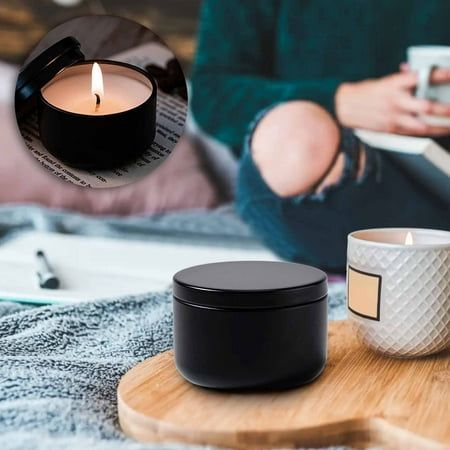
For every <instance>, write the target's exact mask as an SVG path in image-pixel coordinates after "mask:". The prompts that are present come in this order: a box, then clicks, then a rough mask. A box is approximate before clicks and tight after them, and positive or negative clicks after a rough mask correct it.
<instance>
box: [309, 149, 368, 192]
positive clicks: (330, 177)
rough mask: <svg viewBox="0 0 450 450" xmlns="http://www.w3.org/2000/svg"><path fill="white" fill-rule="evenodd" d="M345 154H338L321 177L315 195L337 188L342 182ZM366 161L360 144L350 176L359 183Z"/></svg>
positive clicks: (364, 152) (364, 151) (364, 170)
mask: <svg viewBox="0 0 450 450" xmlns="http://www.w3.org/2000/svg"><path fill="white" fill-rule="evenodd" d="M345 158H346V156H345V154H344V153H343V152H341V153H339V155H338V157H337V158H336V160H335V162H334V164H333V166H332V167H331V168H330V169H329V170H328V172H327V173H326V175H325V176H324V177H323V179H322V181H321V182H320V183H319V184H318V185H317V187H316V189H315V190H314V193H315V194H320V193H322V192H323V191H325V190H326V189H328V188H330V187H332V186H337V185H339V183H340V182H341V181H342V179H343V177H344V172H345ZM366 161H367V154H366V149H365V148H364V145H362V144H361V143H360V148H359V152H358V161H357V164H356V167H355V169H354V170H352V172H353V173H352V174H351V176H353V177H354V179H355V180H356V181H357V182H359V181H361V180H362V179H363V177H364V174H365V172H366Z"/></svg>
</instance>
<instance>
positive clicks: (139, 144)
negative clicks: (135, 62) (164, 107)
mask: <svg viewBox="0 0 450 450" xmlns="http://www.w3.org/2000/svg"><path fill="white" fill-rule="evenodd" d="M38 105H39V129H40V135H41V140H42V142H43V144H44V145H45V147H46V148H47V150H48V151H49V152H50V153H52V154H53V155H54V156H56V157H58V158H59V159H61V160H62V161H63V162H65V163H67V164H69V165H71V166H74V167H79V168H83V169H108V168H113V167H118V166H120V165H123V164H125V163H126V162H128V161H130V160H132V159H135V158H136V157H137V156H139V155H140V154H142V152H143V151H145V150H147V149H148V148H149V147H150V145H151V143H152V142H153V139H154V136H155V127H156V82H155V81H154V80H153V78H152V77H151V76H150V75H149V74H148V73H147V72H145V71H143V70H141V69H139V68H137V67H134V66H131V65H129V64H125V63H119V62H112V61H95V62H93V61H85V62H81V63H77V64H74V65H72V66H69V67H67V68H65V69H64V70H62V71H61V72H60V73H59V74H57V75H56V76H55V77H54V78H53V79H52V80H51V81H50V82H49V83H47V84H46V85H45V86H44V87H43V88H42V89H41V92H40V102H39V103H38Z"/></svg>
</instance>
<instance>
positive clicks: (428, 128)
mask: <svg viewBox="0 0 450 450" xmlns="http://www.w3.org/2000/svg"><path fill="white" fill-rule="evenodd" d="M395 126H396V130H395V132H396V133H400V134H406V135H410V136H445V135H450V127H437V126H433V125H428V124H426V123H425V122H423V121H422V120H421V119H420V118H419V117H414V116H411V115H408V114H400V115H398V116H397V117H396V119H395Z"/></svg>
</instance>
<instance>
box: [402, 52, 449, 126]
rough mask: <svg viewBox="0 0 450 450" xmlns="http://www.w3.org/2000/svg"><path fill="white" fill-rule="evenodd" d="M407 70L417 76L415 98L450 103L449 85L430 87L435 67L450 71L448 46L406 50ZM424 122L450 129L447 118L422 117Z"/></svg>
mask: <svg viewBox="0 0 450 450" xmlns="http://www.w3.org/2000/svg"><path fill="white" fill-rule="evenodd" d="M407 59H408V64H409V68H410V69H411V70H413V71H415V72H417V73H418V75H419V80H418V84H417V89H416V97H419V98H427V99H430V100H434V101H438V102H440V103H450V83H448V84H439V85H432V84H431V83H430V77H431V73H432V71H433V69H435V68H437V67H443V68H449V69H450V46H445V45H419V46H414V47H409V48H408V50H407ZM422 119H423V120H424V122H426V123H428V124H430V125H436V126H444V127H450V118H449V117H440V116H431V115H424V116H423V117H422Z"/></svg>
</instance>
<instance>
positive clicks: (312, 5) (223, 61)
mask: <svg viewBox="0 0 450 450" xmlns="http://www.w3.org/2000/svg"><path fill="white" fill-rule="evenodd" d="M418 44H445V45H446V44H448V45H450V1H449V0H205V1H204V5H203V12H202V15H201V23H200V33H199V43H198V50H197V57H196V61H195V64H194V69H193V73H192V102H191V105H192V109H193V113H194V116H195V119H196V120H197V122H198V124H199V125H200V127H201V128H202V129H203V130H204V131H206V132H207V133H209V134H211V135H212V136H215V137H216V138H218V139H219V140H221V141H222V142H224V143H225V144H228V145H229V146H231V148H232V149H233V151H234V152H235V153H236V154H239V152H240V149H241V147H242V142H243V137H244V135H245V133H246V130H247V128H248V125H249V123H250V122H251V121H252V119H253V118H254V117H255V115H256V114H257V113H258V111H260V110H261V109H263V108H265V107H267V106H270V105H271V104H273V103H276V102H280V101H286V100H291V99H303V100H311V101H314V102H317V103H319V104H320V105H322V106H324V107H325V108H326V109H328V110H329V111H330V112H333V108H334V95H335V91H336V88H337V86H338V85H339V84H340V83H342V82H344V81H355V80H362V79H367V78H373V77H380V76H383V75H387V74H389V73H393V72H396V71H398V66H399V64H400V63H401V62H402V61H404V60H405V58H406V48H407V47H408V46H410V45H418Z"/></svg>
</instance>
